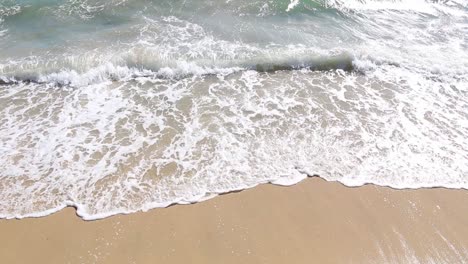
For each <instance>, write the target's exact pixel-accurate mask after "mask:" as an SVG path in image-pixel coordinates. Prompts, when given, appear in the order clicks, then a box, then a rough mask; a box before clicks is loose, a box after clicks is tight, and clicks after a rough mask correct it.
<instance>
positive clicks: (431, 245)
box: [0, 178, 468, 264]
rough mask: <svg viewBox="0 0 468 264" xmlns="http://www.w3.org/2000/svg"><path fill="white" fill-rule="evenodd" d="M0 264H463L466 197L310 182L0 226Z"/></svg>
mask: <svg viewBox="0 0 468 264" xmlns="http://www.w3.org/2000/svg"><path fill="white" fill-rule="evenodd" d="M0 234H1V237H2V239H0V262H1V263H9V264H10V263H114V264H118V263H467V262H468V191H466V190H448V189H421V190H393V189H390V188H384V187H377V186H372V185H368V186H363V187H359V188H349V187H345V186H343V185H341V184H339V183H336V182H326V181H324V180H321V179H319V178H311V179H307V180H305V181H303V182H301V183H299V184H297V185H295V186H292V187H279V186H273V185H262V186H259V187H257V188H254V189H250V190H246V191H242V192H238V193H231V194H227V195H222V196H219V197H216V198H214V199H211V200H209V201H206V202H202V203H198V204H193V205H179V206H172V207H170V208H165V209H155V210H152V211H150V212H147V213H136V214H131V215H119V216H114V217H110V218H107V219H104V220H99V221H91V222H86V221H83V220H81V219H80V218H78V217H77V216H76V215H75V212H74V209H72V208H69V209H66V210H63V211H61V212H59V213H56V214H54V215H51V216H48V217H44V218H37V219H23V220H0Z"/></svg>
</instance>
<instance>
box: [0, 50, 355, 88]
mask: <svg viewBox="0 0 468 264" xmlns="http://www.w3.org/2000/svg"><path fill="white" fill-rule="evenodd" d="M300 69H309V70H313V71H328V70H344V71H353V70H354V69H355V68H354V65H353V56H351V55H350V54H348V53H341V54H336V55H328V56H324V55H302V56H301V57H295V56H293V55H286V56H284V55H283V56H282V57H281V56H278V57H276V58H272V57H270V56H268V57H267V56H263V57H256V58H252V59H239V60H230V61H223V60H198V61H185V60H177V59H175V60H167V59H161V60H158V59H155V58H143V57H142V56H140V55H135V54H132V56H128V55H126V56H125V57H124V58H119V59H114V60H113V62H107V63H102V64H99V61H97V60H95V58H94V57H90V58H75V57H70V58H68V59H65V60H62V61H60V60H59V61H57V60H55V61H46V62H44V61H42V59H37V58H32V59H29V60H28V61H25V62H10V63H8V64H6V65H2V66H0V84H3V85H8V84H15V83H20V82H25V83H52V84H57V85H70V86H83V85H89V84H92V83H99V82H104V81H120V80H128V79H134V78H137V77H153V78H164V79H180V78H184V77H188V76H194V75H195V76H200V75H214V74H222V75H227V74H231V73H233V72H238V71H243V70H253V71H258V72H276V71H289V70H300Z"/></svg>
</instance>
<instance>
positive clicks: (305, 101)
mask: <svg viewBox="0 0 468 264" xmlns="http://www.w3.org/2000/svg"><path fill="white" fill-rule="evenodd" d="M467 25H468V2H467V1H465V0H453V1H424V0H413V1H410V0H401V1H385V0H381V1H378V0H362V1H361V0H348V1H344V0H341V1H340V0H328V1H326V0H324V1H311V0H299V1H295V0H292V1H289V0H287V1H285V0H282V1H279V0H276V1H244V0H230V1H208V0H196V1H195V0H193V1H189V0H185V1H149V0H88V1H86V0H83V1H78V0H69V1H51V0H50V1H32V0H30V1H13V0H0V51H1V52H0V171H1V172H0V217H3V218H13V217H19V218H21V217H27V216H42V215H46V214H49V213H51V212H55V211H57V210H60V209H61V208H63V207H65V206H75V207H76V208H77V209H78V214H79V215H80V216H82V217H83V218H84V219H96V218H102V217H107V216H110V215H113V214H117V213H129V212H135V211H139V210H149V209H152V208H155V207H164V206H167V205H170V204H174V203H190V202H196V201H200V200H204V199H208V198H210V197H213V196H214V195H216V194H219V193H223V192H228V191H232V190H239V189H245V188H251V187H254V186H256V185H257V184H260V183H266V182H271V183H275V184H282V185H289V184H294V183H296V182H298V181H300V180H302V179H304V178H305V177H308V176H313V175H319V176H320V177H323V178H325V179H326V180H330V181H340V182H342V183H344V184H346V185H349V186H358V185H362V184H366V183H374V184H378V185H384V186H392V187H395V188H420V187H435V186H444V187H447V188H467V187H468V165H467V164H468V163H467V162H466V161H467V160H468V148H467V147H466V146H468V136H467V135H468V121H467V120H468V115H467V113H468V99H467V98H468V97H467V93H468V85H467V83H468V52H467V50H468V41H467V37H466V36H468V26H467Z"/></svg>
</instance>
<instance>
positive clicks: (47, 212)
mask: <svg viewBox="0 0 468 264" xmlns="http://www.w3.org/2000/svg"><path fill="white" fill-rule="evenodd" d="M310 178H318V179H320V180H322V181H325V182H329V183H334V184H339V185H342V187H345V188H361V187H365V186H372V187H375V188H388V189H391V190H394V191H413V190H431V189H443V190H465V191H468V189H467V188H464V187H448V186H443V185H441V186H418V187H402V188H398V187H394V186H392V185H379V184H376V183H373V182H366V183H364V184H362V185H346V184H345V183H343V182H341V181H328V180H326V179H325V178H322V177H321V176H320V175H316V174H314V175H307V174H306V176H305V177H304V178H300V179H295V180H294V181H291V182H288V183H286V184H284V183H275V181H269V182H260V183H257V184H255V185H253V186H251V187H246V188H243V189H234V190H231V191H226V192H220V193H209V194H206V195H205V196H203V197H202V198H200V199H199V200H196V201H188V200H181V201H180V202H172V203H169V202H168V203H167V205H161V206H154V207H149V208H148V209H147V208H143V209H138V210H134V211H127V212H109V213H105V214H101V215H100V216H93V217H89V216H86V215H85V214H83V213H82V214H80V213H79V210H80V208H79V206H78V205H77V204H74V203H72V202H70V203H67V204H66V205H63V206H59V207H56V208H51V209H48V210H45V211H42V212H36V213H31V214H27V215H24V216H2V215H0V221H2V220H22V219H30V218H32V219H34V218H42V217H48V216H50V215H53V214H56V213H60V212H61V211H62V210H66V209H68V208H70V209H73V210H74V211H75V215H76V216H77V217H79V218H81V219H82V220H84V221H99V220H103V219H106V218H110V217H115V216H119V215H130V214H136V213H146V212H149V211H152V210H160V209H164V208H169V207H172V206H178V205H193V204H197V203H203V202H205V201H208V200H211V199H215V198H216V197H219V196H223V195H229V194H233V193H239V192H243V191H246V190H250V189H255V188H258V187H259V186H263V185H273V186H278V187H284V188H287V187H291V186H294V185H297V184H300V183H301V182H302V181H307V180H308V179H310Z"/></svg>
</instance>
